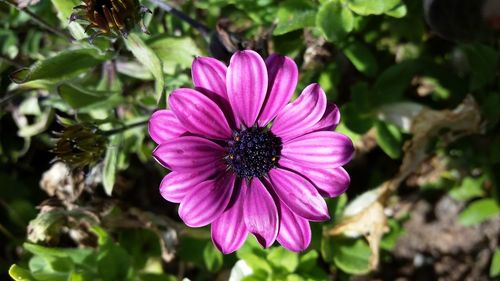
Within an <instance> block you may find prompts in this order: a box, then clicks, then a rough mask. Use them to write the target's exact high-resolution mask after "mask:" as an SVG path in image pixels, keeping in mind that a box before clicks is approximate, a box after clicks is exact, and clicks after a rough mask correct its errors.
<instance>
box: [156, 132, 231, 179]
mask: <svg viewBox="0 0 500 281" xmlns="http://www.w3.org/2000/svg"><path fill="white" fill-rule="evenodd" d="M224 153H225V150H224V148H222V147H221V146H220V145H218V144H216V143H214V142H212V141H209V140H207V139H204V138H200V137H196V136H183V137H178V138H175V139H172V140H168V141H165V142H163V143H162V144H160V145H159V146H158V147H156V149H155V150H154V151H153V157H154V158H155V159H156V160H157V161H158V162H160V164H162V165H163V166H164V167H166V168H167V169H170V170H174V171H179V172H194V171H204V170H207V169H209V168H212V169H216V168H217V165H218V163H220V162H219V161H221V159H222V158H223V157H224Z"/></svg>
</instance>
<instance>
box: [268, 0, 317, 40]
mask: <svg viewBox="0 0 500 281" xmlns="http://www.w3.org/2000/svg"><path fill="white" fill-rule="evenodd" d="M277 17H278V23H277V25H276V28H275V29H274V30H273V35H283V34H286V33H289V32H292V31H295V30H298V29H302V28H304V27H310V26H314V25H315V23H316V10H315V9H314V7H312V6H311V5H310V3H308V2H307V1H300V0H288V1H284V2H282V3H280V6H279V8H278V13H277Z"/></svg>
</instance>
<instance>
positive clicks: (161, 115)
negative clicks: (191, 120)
mask: <svg viewBox="0 0 500 281" xmlns="http://www.w3.org/2000/svg"><path fill="white" fill-rule="evenodd" d="M148 131H149V135H150V136H151V138H152V139H153V140H154V142H156V143H157V144H160V143H162V142H164V141H166V140H169V139H172V138H175V137H178V136H180V135H182V134H184V133H185V132H186V129H185V128H184V126H182V125H181V123H180V122H179V120H178V119H177V117H175V114H174V113H173V112H172V111H171V110H166V109H162V110H158V111H155V112H154V113H153V115H151V118H150V119H149V123H148Z"/></svg>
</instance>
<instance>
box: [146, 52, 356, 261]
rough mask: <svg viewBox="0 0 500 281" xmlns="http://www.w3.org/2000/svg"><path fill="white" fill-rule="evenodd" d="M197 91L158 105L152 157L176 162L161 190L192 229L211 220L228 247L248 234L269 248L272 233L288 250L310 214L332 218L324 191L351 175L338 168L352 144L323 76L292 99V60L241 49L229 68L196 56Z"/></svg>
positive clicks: (299, 239)
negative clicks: (162, 107)
mask: <svg viewBox="0 0 500 281" xmlns="http://www.w3.org/2000/svg"><path fill="white" fill-rule="evenodd" d="M192 76H193V83H194V85H195V89H194V90H193V89H187V88H181V89H177V90H175V91H174V92H173V93H172V94H171V95H170V97H169V104H170V110H159V111H156V112H155V113H154V114H153V115H152V117H151V120H150V122H149V134H150V135H151V137H152V138H153V140H154V141H155V142H156V143H158V147H157V148H156V149H155V150H154V152H153V156H154V158H155V159H156V160H157V161H158V162H159V163H161V164H162V165H163V166H164V167H165V168H167V169H169V170H171V171H172V172H171V173H169V174H168V175H167V176H166V177H165V178H164V179H163V181H162V183H161V186H160V192H161V194H162V196H163V197H164V198H165V199H166V200H168V201H171V202H176V203H180V207H179V216H180V217H181V218H182V220H183V221H184V222H185V223H186V224H187V225H188V226H191V227H201V226H205V225H208V224H212V240H213V242H214V244H215V246H216V247H217V248H218V249H219V250H220V251H222V252H223V253H231V252H233V251H235V250H237V249H238V248H239V247H240V246H241V245H242V244H243V242H244V241H245V239H246V237H247V234H248V233H252V234H253V235H255V237H256V238H257V240H258V241H259V243H260V244H261V245H262V246H263V247H269V246H271V245H272V244H273V243H274V241H275V240H278V242H279V243H280V244H281V245H283V247H285V248H287V249H289V250H291V251H302V250H304V249H306V248H307V247H308V245H309V243H310V241H311V229H310V226H309V221H324V220H328V219H329V215H328V208H327V206H326V203H325V200H324V199H323V197H335V196H338V195H340V194H342V193H343V192H344V191H345V190H346V189H347V187H348V185H349V182H350V178H349V175H348V174H347V172H346V171H345V170H344V169H343V168H342V167H341V166H342V165H344V164H346V163H347V162H349V161H350V159H351V158H352V156H353V154H354V147H353V144H352V142H351V140H350V139H349V138H347V137H346V136H344V135H342V134H339V133H336V132H333V130H334V129H335V127H336V126H337V124H338V123H339V120H340V114H339V110H338V108H337V107H336V106H335V105H334V104H327V101H326V95H325V93H324V92H323V90H322V89H321V87H320V86H319V85H318V84H311V85H309V86H307V87H306V88H305V89H304V90H303V91H302V93H301V95H300V96H299V97H298V98H297V99H296V100H295V101H293V102H292V103H289V104H287V103H288V101H289V100H290V98H291V97H292V95H293V92H294V90H295V87H296V85H297V78H298V70H297V65H296V64H295V62H294V61H293V60H292V59H290V58H288V57H284V56H280V55H276V54H275V55H271V56H270V57H269V58H267V60H266V61H265V62H264V60H263V59H262V58H261V57H260V56H259V55H258V54H257V53H256V52H254V51H240V52H237V53H235V54H234V55H233V56H232V58H231V62H230V64H229V67H226V65H224V64H223V63H222V62H220V61H218V60H215V59H213V58H208V57H199V58H196V59H195V60H194V62H193V67H192Z"/></svg>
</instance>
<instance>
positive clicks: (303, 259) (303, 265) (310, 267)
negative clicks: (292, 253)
mask: <svg viewBox="0 0 500 281" xmlns="http://www.w3.org/2000/svg"><path fill="white" fill-rule="evenodd" d="M317 260H318V252H316V251H315V250H310V251H309V252H307V253H305V254H303V255H301V256H300V258H299V267H298V268H297V271H298V272H304V273H307V272H311V271H314V270H315V268H316V262H317Z"/></svg>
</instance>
